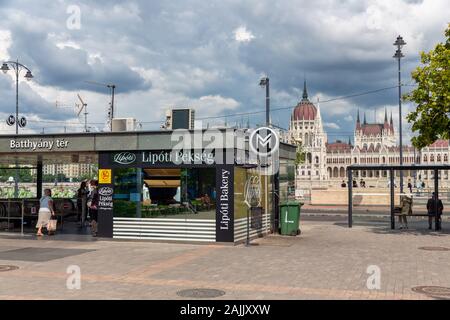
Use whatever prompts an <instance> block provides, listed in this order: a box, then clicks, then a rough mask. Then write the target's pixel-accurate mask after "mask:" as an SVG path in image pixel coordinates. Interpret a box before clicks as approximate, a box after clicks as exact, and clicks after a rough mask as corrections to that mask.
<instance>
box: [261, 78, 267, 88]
mask: <svg viewBox="0 0 450 320" xmlns="http://www.w3.org/2000/svg"><path fill="white" fill-rule="evenodd" d="M268 82H269V78H267V77H264V78H262V79H261V81H260V82H259V85H260V86H261V87H265V86H267V84H268Z"/></svg>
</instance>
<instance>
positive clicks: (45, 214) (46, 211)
mask: <svg viewBox="0 0 450 320" xmlns="http://www.w3.org/2000/svg"><path fill="white" fill-rule="evenodd" d="M51 197H52V190H50V189H45V190H44V196H43V197H42V198H41V200H40V201H39V216H38V222H37V224H36V228H37V229H38V230H37V233H36V235H37V236H43V234H42V227H47V226H48V222H49V221H50V219H51V217H52V216H54V215H55V210H54V209H53V199H52V198H51Z"/></svg>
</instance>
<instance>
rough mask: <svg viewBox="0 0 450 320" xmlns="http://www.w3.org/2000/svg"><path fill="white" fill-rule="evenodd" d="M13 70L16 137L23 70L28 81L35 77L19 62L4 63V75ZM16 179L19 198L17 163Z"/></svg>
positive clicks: (15, 193)
mask: <svg viewBox="0 0 450 320" xmlns="http://www.w3.org/2000/svg"><path fill="white" fill-rule="evenodd" d="M11 69H12V70H13V71H14V73H15V75H16V119H15V124H16V135H18V134H19V75H20V72H21V71H22V70H26V74H25V79H26V80H27V81H30V80H31V79H33V75H32V73H31V70H30V69H28V67H26V66H24V65H23V64H21V63H19V60H17V61H6V62H4V63H3V65H2V67H1V70H2V71H3V73H5V74H6V73H7V72H8V71H10V70H11ZM15 171H16V178H15V184H14V197H15V198H18V196H19V186H18V182H19V170H18V169H17V163H16V170H15Z"/></svg>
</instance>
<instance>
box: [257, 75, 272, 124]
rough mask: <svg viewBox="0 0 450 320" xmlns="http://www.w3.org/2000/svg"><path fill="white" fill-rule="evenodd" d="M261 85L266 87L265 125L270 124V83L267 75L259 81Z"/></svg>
mask: <svg viewBox="0 0 450 320" xmlns="http://www.w3.org/2000/svg"><path fill="white" fill-rule="evenodd" d="M259 85H260V86H261V87H266V126H267V127H268V126H269V125H270V90H269V89H270V85H269V77H264V78H262V79H261V81H260V82H259Z"/></svg>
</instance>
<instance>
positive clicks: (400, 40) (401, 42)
mask: <svg viewBox="0 0 450 320" xmlns="http://www.w3.org/2000/svg"><path fill="white" fill-rule="evenodd" d="M405 44H406V42H405V41H404V40H403V38H402V37H401V36H398V37H397V39H396V40H395V42H394V46H397V50H396V51H395V54H394V56H393V58H395V59H397V61H398V114H399V119H398V122H399V125H398V127H399V128H398V129H399V133H400V166H402V165H403V135H402V74H401V68H400V67H401V66H400V60H401V59H402V58H403V57H404V55H403V53H402V47H403V46H404V45H405ZM400 193H403V170H400Z"/></svg>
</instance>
